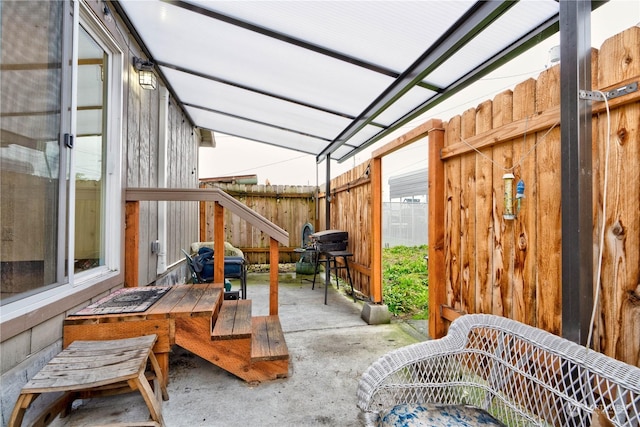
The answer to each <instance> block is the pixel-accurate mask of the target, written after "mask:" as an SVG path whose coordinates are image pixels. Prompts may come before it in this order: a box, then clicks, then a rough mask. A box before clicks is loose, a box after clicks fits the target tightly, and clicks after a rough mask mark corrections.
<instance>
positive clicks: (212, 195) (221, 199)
mask: <svg viewBox="0 0 640 427" xmlns="http://www.w3.org/2000/svg"><path fill="white" fill-rule="evenodd" d="M125 200H126V201H127V202H134V201H140V202H142V201H155V202H161V201H172V202H218V203H220V205H221V206H222V207H224V208H225V209H229V210H230V211H231V212H232V213H234V214H235V215H238V216H239V217H240V218H242V219H244V220H245V221H247V222H248V223H249V224H251V225H252V226H254V227H255V228H257V229H258V230H260V231H262V232H263V233H265V234H266V235H267V236H269V237H271V238H272V239H275V240H276V241H277V242H278V243H280V244H281V245H283V246H289V233H288V232H287V231H286V230H284V229H282V228H280V227H278V226H277V225H275V224H274V223H272V222H271V221H269V220H268V219H267V218H265V217H263V216H262V215H260V214H259V213H258V212H255V211H253V210H251V209H250V208H248V207H247V206H246V205H245V204H243V203H241V202H239V201H237V200H236V199H234V198H233V197H232V196H230V195H229V194H227V193H225V192H224V191H223V190H221V189H219V188H128V189H127V190H126V194H125Z"/></svg>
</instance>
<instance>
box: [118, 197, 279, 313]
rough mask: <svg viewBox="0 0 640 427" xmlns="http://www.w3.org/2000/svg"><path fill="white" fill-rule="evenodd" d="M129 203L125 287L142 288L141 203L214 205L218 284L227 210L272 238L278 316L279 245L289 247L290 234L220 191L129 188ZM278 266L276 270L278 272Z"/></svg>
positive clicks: (273, 309) (272, 301) (273, 302)
mask: <svg viewBox="0 0 640 427" xmlns="http://www.w3.org/2000/svg"><path fill="white" fill-rule="evenodd" d="M125 201H126V215H127V216H126V222H127V224H126V229H125V235H126V236H125V237H126V239H125V240H126V242H129V243H128V244H127V245H126V247H125V250H126V251H127V256H126V257H125V286H129V287H135V286H138V244H137V236H138V233H139V229H138V227H139V219H138V215H139V209H140V208H139V204H140V202H141V201H155V202H162V201H172V202H213V203H214V207H215V209H216V215H214V216H215V224H214V241H215V243H214V252H216V253H222V254H223V255H222V256H216V257H215V260H214V266H213V270H214V271H213V277H214V280H217V281H221V280H220V278H223V277H224V246H223V245H224V209H229V211H231V212H232V213H233V214H235V215H238V216H239V217H240V218H242V219H244V220H245V221H247V222H248V223H249V224H251V225H252V226H254V227H255V228H257V229H258V230H260V231H261V232H263V233H265V234H266V235H268V236H269V240H270V245H269V252H270V257H269V258H270V261H271V268H270V269H271V274H270V290H269V314H270V315H277V314H278V259H279V255H278V243H280V244H282V245H284V246H289V233H288V232H287V231H285V230H284V229H282V228H280V227H278V226H277V225H275V224H274V223H272V222H271V221H269V220H268V219H267V218H265V217H263V216H262V215H260V214H259V213H257V212H255V211H253V210H252V209H250V208H249V207H247V206H246V205H244V204H242V203H240V202H239V201H237V200H236V199H234V198H233V197H231V196H230V195H229V194H227V193H225V192H224V191H223V190H221V189H219V188H128V189H126V192H125ZM274 265H275V268H274Z"/></svg>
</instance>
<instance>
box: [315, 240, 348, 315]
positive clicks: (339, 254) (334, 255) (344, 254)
mask: <svg viewBox="0 0 640 427" xmlns="http://www.w3.org/2000/svg"><path fill="white" fill-rule="evenodd" d="M350 256H353V254H352V253H351V252H349V251H327V252H321V253H320V254H318V256H316V267H315V271H314V273H313V284H312V286H311V289H315V287H316V275H317V274H318V264H319V263H320V258H321V257H324V261H325V262H326V265H327V267H326V274H328V279H327V282H328V283H331V269H332V268H333V271H334V272H335V275H336V287H338V288H339V287H340V283H339V282H338V269H342V268H344V269H346V270H347V279H348V280H349V285H350V286H351V295H352V296H353V302H356V294H355V292H354V291H353V281H352V280H351V272H350V271H349V257H350ZM338 258H342V260H343V261H344V267H343V266H339V265H338V261H337V259H338ZM327 288H328V286H325V288H324V303H325V304H326V303H327Z"/></svg>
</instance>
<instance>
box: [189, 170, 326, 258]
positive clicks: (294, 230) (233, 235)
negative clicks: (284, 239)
mask: <svg viewBox="0 0 640 427" xmlns="http://www.w3.org/2000/svg"><path fill="white" fill-rule="evenodd" d="M200 188H220V189H221V190H223V191H224V192H226V193H227V194H229V195H230V196H232V197H233V198H234V199H236V200H237V201H239V202H240V203H243V204H244V205H246V206H247V207H248V208H249V209H251V210H253V211H255V212H257V213H259V214H260V215H262V216H263V217H265V218H267V219H268V220H269V221H271V222H273V223H274V224H278V226H280V227H282V228H283V229H285V230H287V232H288V233H289V246H286V247H281V248H280V253H279V257H280V261H279V262H281V263H292V262H296V261H298V259H299V258H300V255H299V254H297V253H296V252H294V250H295V249H296V248H299V247H300V245H301V244H302V235H301V233H302V227H303V226H304V224H306V223H307V222H309V223H311V224H312V225H313V226H314V229H316V230H317V224H316V203H315V197H316V187H311V186H294V185H286V186H285V185H247V184H225V183H215V182H201V183H200ZM213 224H214V209H213V203H212V202H206V203H204V202H203V203H202V204H201V209H200V240H201V241H213ZM224 224H225V229H224V234H225V240H226V241H228V242H229V243H231V244H232V245H233V246H235V247H237V248H239V249H241V250H242V251H243V253H244V254H245V258H246V259H247V261H248V262H249V263H250V264H267V263H269V236H266V235H264V233H261V232H260V231H259V230H257V229H256V228H255V227H253V226H251V224H249V223H247V222H246V221H245V220H243V219H242V218H240V217H237V216H235V215H234V214H233V213H232V212H230V211H228V210H226V211H225V221H224Z"/></svg>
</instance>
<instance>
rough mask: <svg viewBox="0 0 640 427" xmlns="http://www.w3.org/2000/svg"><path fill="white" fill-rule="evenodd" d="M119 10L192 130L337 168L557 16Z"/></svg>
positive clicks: (461, 4)
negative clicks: (324, 159)
mask: <svg viewBox="0 0 640 427" xmlns="http://www.w3.org/2000/svg"><path fill="white" fill-rule="evenodd" d="M115 5H116V7H117V8H119V10H120V11H121V12H124V13H125V14H126V16H127V18H128V21H129V23H130V24H131V28H132V31H134V33H136V34H137V35H138V36H139V39H140V40H141V41H142V43H143V44H144V49H145V51H146V52H148V53H149V56H150V57H151V59H152V60H153V61H154V62H156V63H157V64H158V65H159V66H160V68H159V69H160V70H161V71H162V74H163V76H164V77H165V78H166V79H167V81H168V82H169V85H170V89H171V91H172V92H173V94H174V95H175V96H176V97H177V99H178V101H179V102H181V103H182V104H183V105H185V106H186V107H187V111H188V114H189V115H190V118H191V119H192V120H193V121H194V123H195V125H197V126H200V127H203V128H209V129H213V130H215V131H218V132H222V133H227V134H230V135H237V136H241V137H245V138H247V139H251V140H254V141H262V142H266V143H269V144H273V145H277V146H282V147H285V148H292V149H295V150H299V151H303V152H307V153H313V154H315V155H316V156H318V157H320V156H323V155H325V154H328V153H331V157H332V158H334V159H339V160H345V159H346V158H347V157H348V156H350V155H353V154H354V153H355V152H357V151H359V150H361V149H363V148H364V147H366V146H367V145H369V144H371V143H373V142H375V141H377V140H378V139H380V138H382V137H384V136H386V135H389V134H390V133H391V132H393V131H394V130H395V129H397V128H398V127H399V126H402V125H403V124H405V123H406V122H407V121H408V120H411V119H412V118H415V116H417V114H418V113H420V112H424V111H425V110H426V109H427V108H429V106H430V105H433V104H434V103H435V101H436V100H439V99H442V98H443V97H446V96H449V95H451V94H452V93H454V92H455V91H457V90H460V88H462V87H465V86H466V85H467V84H470V82H472V81H474V80H476V79H478V78H479V77H481V76H482V75H484V73H486V72H487V70H490V68H491V66H492V65H493V64H496V63H499V62H500V60H501V59H502V57H503V56H512V55H514V53H517V52H518V51H519V50H520V49H522V47H523V46H526V44H525V43H522V40H519V39H522V38H523V37H524V40H531V41H534V42H539V41H542V40H543V39H544V37H546V36H548V35H550V34H551V33H552V32H553V31H556V30H557V25H556V24H557V20H558V15H559V5H558V2H557V1H555V0H524V1H520V2H510V1H500V0H494V1H455V2H453V1H451V2H444V1H402V2H400V1H384V0H383V1H332V2H325V1H270V0H265V1H222V0H216V1H207V0H193V1H180V0H172V1H169V0H164V1H163V0H156V1H153V0H148V1H134V0H120V1H119V2H116V3H115ZM465 42H468V43H467V44H465ZM205 79H206V80H205ZM424 83H427V86H428V87H415V86H416V85H421V86H424ZM198 90H199V92H198ZM194 106H197V107H198V108H194ZM416 107H419V108H418V109H416Z"/></svg>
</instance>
